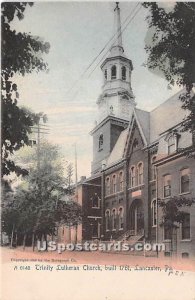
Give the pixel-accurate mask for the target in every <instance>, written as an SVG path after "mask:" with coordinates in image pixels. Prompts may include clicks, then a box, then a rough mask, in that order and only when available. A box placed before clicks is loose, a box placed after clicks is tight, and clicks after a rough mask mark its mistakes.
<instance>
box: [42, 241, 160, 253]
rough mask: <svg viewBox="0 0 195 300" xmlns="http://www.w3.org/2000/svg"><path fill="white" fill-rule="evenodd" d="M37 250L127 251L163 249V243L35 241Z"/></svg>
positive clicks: (157, 250)
mask: <svg viewBox="0 0 195 300" xmlns="http://www.w3.org/2000/svg"><path fill="white" fill-rule="evenodd" d="M37 249H38V251H46V250H47V251H57V252H58V253H59V254H61V253H62V252H64V251H106V252H109V251H110V252H118V251H119V252H123V251H125V252H128V251H156V252H160V251H165V244H163V243H161V244H160V243H154V244H150V243H143V242H137V243H135V244H133V245H130V244H128V243H126V242H121V241H118V242H106V243H104V242H99V243H93V242H84V243H76V244H74V243H69V244H65V243H56V242H55V241H49V242H46V241H43V242H41V241H37Z"/></svg>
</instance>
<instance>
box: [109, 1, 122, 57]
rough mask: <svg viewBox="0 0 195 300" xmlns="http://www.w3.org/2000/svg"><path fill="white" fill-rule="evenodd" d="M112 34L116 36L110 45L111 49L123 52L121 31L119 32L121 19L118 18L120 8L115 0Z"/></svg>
mask: <svg viewBox="0 0 195 300" xmlns="http://www.w3.org/2000/svg"><path fill="white" fill-rule="evenodd" d="M114 18H115V22H114V35H115V36H116V38H115V42H114V44H113V45H112V47H111V50H113V49H114V51H115V52H116V51H117V52H120V53H123V52H124V50H123V45H122V32H121V19H120V8H119V2H116V7H115V9H114Z"/></svg>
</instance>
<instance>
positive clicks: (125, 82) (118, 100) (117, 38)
mask: <svg viewBox="0 0 195 300" xmlns="http://www.w3.org/2000/svg"><path fill="white" fill-rule="evenodd" d="M101 70H102V73H103V80H104V84H103V87H102V93H101V95H100V96H99V98H98V100H97V104H98V123H100V122H101V121H102V120H103V119H105V118H106V117H107V116H109V115H112V116H115V117H117V118H120V119H124V120H130V117H131V114H132V110H133V107H134V106H135V101H134V95H133V92H132V89H131V72H132V70H133V65H132V62H131V60H130V59H128V58H127V57H126V55H125V54H124V48H123V43H122V30H121V19H120V8H119V2H116V7H115V9H114V42H113V44H112V46H111V48H110V53H109V55H108V57H107V58H106V59H105V60H104V62H103V63H102V65H101Z"/></svg>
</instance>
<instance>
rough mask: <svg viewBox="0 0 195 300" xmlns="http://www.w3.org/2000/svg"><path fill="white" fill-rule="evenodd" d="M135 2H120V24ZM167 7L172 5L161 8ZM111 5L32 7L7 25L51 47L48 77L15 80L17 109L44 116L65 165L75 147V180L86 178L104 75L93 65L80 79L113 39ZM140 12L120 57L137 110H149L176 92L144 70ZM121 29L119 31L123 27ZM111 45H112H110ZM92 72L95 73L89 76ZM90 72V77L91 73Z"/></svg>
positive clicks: (126, 33)
mask: <svg viewBox="0 0 195 300" xmlns="http://www.w3.org/2000/svg"><path fill="white" fill-rule="evenodd" d="M136 5H137V2H131V1H129V2H121V3H120V9H121V22H122V24H123V22H124V20H125V19H126V18H127V17H128V16H129V15H130V13H131V11H132V10H133V9H134V7H135V6H136ZM163 5H164V6H166V7H168V8H169V6H171V5H172V4H171V3H164V4H163ZM114 8H115V3H114V2H102V1H101V2H92V1H90V2H46V1H44V2H39V1H37V2H35V3H34V6H33V7H27V9H26V11H25V17H24V19H23V20H22V21H18V20H17V19H16V18H15V20H14V21H13V22H12V24H11V26H12V28H14V29H15V30H16V31H21V32H27V33H31V35H34V36H39V37H41V39H42V40H44V41H47V42H49V43H50V46H51V47H50V51H49V54H47V55H44V59H45V61H46V62H47V63H48V66H49V72H47V73H45V72H40V73H32V74H29V75H25V76H24V77H22V76H16V78H15V80H16V82H17V84H18V90H19V94H20V99H19V105H21V106H26V107H29V108H30V109H32V110H34V111H35V112H37V113H38V112H44V113H46V114H47V116H48V126H49V128H50V131H49V135H48V136H47V138H48V140H49V141H50V142H52V143H54V144H58V145H59V147H60V151H61V153H62V155H63V157H64V159H65V160H67V161H70V162H73V163H74V144H75V143H76V145H77V157H78V163H77V165H78V177H80V176H89V175H90V168H91V161H92V137H91V136H90V135H89V132H90V131H91V130H92V129H93V127H94V124H95V120H96V113H97V106H96V100H97V98H98V96H99V94H100V93H101V86H102V84H103V75H102V73H101V69H100V66H99V65H98V62H99V61H100V60H101V57H102V56H103V55H105V53H106V51H108V49H109V47H107V48H106V50H105V51H104V52H103V53H102V56H100V57H99V58H98V60H97V61H96V62H95V63H94V64H93V65H92V67H91V68H90V69H89V71H88V72H87V73H86V74H85V76H82V77H81V75H82V74H83V72H84V71H85V70H86V68H87V67H88V66H89V65H90V63H91V62H92V61H93V59H94V58H95V57H96V56H97V55H98V54H99V52H100V51H101V50H102V49H103V47H104V46H105V44H106V43H107V42H108V41H109V40H110V38H111V37H112V36H113V24H114V12H113V11H114ZM146 16H147V10H146V9H144V8H143V7H142V8H141V9H140V10H139V12H138V14H137V15H136V16H135V18H134V19H133V20H132V22H130V24H129V25H128V26H127V28H126V29H125V30H124V32H123V46H124V49H125V53H126V55H127V57H128V58H129V59H131V60H132V63H133V67H134V70H133V72H132V89H133V92H134V95H135V97H136V98H135V100H136V102H137V107H138V108H141V109H144V110H147V111H150V110H152V109H154V108H155V107H156V106H158V105H159V104H160V103H162V102H164V101H165V100H166V99H168V98H169V97H171V96H172V95H173V94H174V93H175V92H177V91H178V89H177V88H176V87H175V88H173V89H172V90H170V89H168V88H167V82H166V81H165V80H164V79H163V78H161V77H160V76H157V75H155V74H153V73H152V72H150V71H149V70H147V68H146V67H144V65H143V64H144V63H145V62H146V60H147V54H146V51H145V50H144V46H145V38H146V34H147V30H148V29H147V22H146V21H145V18H146ZM122 29H123V26H122ZM110 46H111V44H110ZM94 69H95V70H94ZM93 70H94V71H93ZM91 71H93V72H92V74H90V73H91Z"/></svg>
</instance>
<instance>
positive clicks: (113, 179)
mask: <svg viewBox="0 0 195 300" xmlns="http://www.w3.org/2000/svg"><path fill="white" fill-rule="evenodd" d="M112 192H113V194H114V193H116V175H113V176H112Z"/></svg>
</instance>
